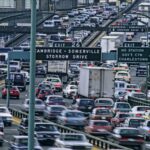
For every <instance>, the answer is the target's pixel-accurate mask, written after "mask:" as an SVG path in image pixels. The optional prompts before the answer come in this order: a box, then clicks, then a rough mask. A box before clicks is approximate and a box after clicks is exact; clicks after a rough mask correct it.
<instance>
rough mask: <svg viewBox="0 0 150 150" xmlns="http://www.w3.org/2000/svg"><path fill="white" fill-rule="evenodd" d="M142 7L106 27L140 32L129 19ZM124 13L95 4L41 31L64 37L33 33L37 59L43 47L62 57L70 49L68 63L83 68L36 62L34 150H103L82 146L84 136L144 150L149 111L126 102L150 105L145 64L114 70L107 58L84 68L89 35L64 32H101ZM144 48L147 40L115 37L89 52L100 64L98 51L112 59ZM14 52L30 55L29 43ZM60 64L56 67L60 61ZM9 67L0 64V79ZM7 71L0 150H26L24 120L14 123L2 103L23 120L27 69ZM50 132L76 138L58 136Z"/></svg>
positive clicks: (118, 65)
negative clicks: (61, 29) (65, 130)
mask: <svg viewBox="0 0 150 150" xmlns="http://www.w3.org/2000/svg"><path fill="white" fill-rule="evenodd" d="M141 4H142V2H141V3H140V4H139V5H137V6H136V7H135V8H134V9H133V10H130V13H131V14H123V15H122V18H120V19H116V21H114V22H113V23H112V26H119V25H123V24H128V23H130V22H134V25H137V26H139V22H138V21H139V18H138V15H136V14H133V13H134V12H135V11H138V10H139V9H140V8H141ZM130 5H131V4H130V3H126V2H122V3H121V4H120V7H119V8H117V6H112V5H110V4H109V3H101V4H99V5H95V6H94V5H93V6H90V7H84V8H78V9H73V10H71V11H69V12H67V14H65V15H61V17H60V16H59V15H58V14H57V15H54V16H53V17H52V18H51V20H46V21H45V22H44V23H43V27H45V28H49V27H56V26H57V27H58V28H59V27H66V28H67V33H65V34H62V33H58V34H51V35H45V34H40V33H38V34H37V35H36V36H37V38H36V46H37V47H40V48H41V49H40V50H39V52H40V53H42V52H43V50H42V47H44V46H47V47H51V48H53V46H54V45H55V46H54V47H55V48H56V47H59V49H60V47H62V49H63V48H65V47H67V48H68V46H66V45H67V44H70V43H71V47H73V48H74V50H72V51H71V50H70V53H73V54H74V55H73V56H74V57H73V58H75V59H77V56H76V54H75V52H77V53H78V52H80V53H79V54H78V59H81V58H82V59H83V61H72V60H69V61H66V58H68V56H67V55H65V57H66V58H65V59H64V60H63V58H62V57H63V55H61V56H60V55H56V54H53V55H48V56H47V59H46V60H42V61H36V69H35V70H36V71H35V74H36V85H35V96H36V99H35V116H36V117H35V123H34V137H35V138H34V149H35V150H101V149H102V148H101V147H95V146H94V145H93V143H91V142H90V141H89V140H88V138H87V135H91V136H93V137H96V138H99V139H102V140H105V141H109V142H110V143H114V144H116V145H121V146H124V147H125V148H131V149H133V150H150V142H149V141H150V106H149V105H133V104H131V103H130V101H129V99H131V98H135V99H138V100H139V101H142V100H147V101H148V100H149V99H150V90H149V88H148V82H149V81H148V76H147V75H148V73H147V72H148V67H147V66H146V65H145V63H143V62H142V64H139V63H133V62H132V63H128V62H117V60H116V59H113V60H112V59H109V58H107V59H105V60H104V61H103V60H100V61H91V59H90V60H89V61H87V60H86V59H87V58H90V56H89V55H88V50H86V47H84V45H86V44H85V41H86V39H88V38H90V36H92V31H87V30H81V31H74V33H73V35H72V33H71V32H70V31H71V28H73V27H82V29H83V27H92V28H93V27H95V28H96V27H105V26H106V25H107V23H108V22H109V20H112V19H114V18H116V17H117V16H118V14H119V13H120V12H121V11H123V10H125V9H126V8H128V7H130ZM141 20H142V19H141ZM141 22H143V21H141ZM141 22H140V23H141ZM146 34H147V35H146ZM145 35H146V36H145ZM146 38H147V39H146ZM148 40H149V32H148V33H136V32H115V31H113V32H108V33H107V35H104V36H102V37H101V38H100V39H98V41H97V42H95V43H96V44H95V46H94V48H97V49H96V50H94V48H93V49H92V48H91V47H90V48H91V52H92V53H94V52H95V53H96V54H97V58H98V54H99V52H98V48H101V52H102V53H111V52H114V51H117V50H118V47H123V46H124V47H125V45H129V47H134V46H135V45H136V44H139V43H140V45H141V47H143V46H145V45H146V44H148V43H146V42H147V41H148ZM123 41H124V43H123ZM125 42H126V43H125ZM127 42H128V43H127ZM132 42H134V44H133V43H132ZM66 43H67V44H66ZM57 44H58V45H57ZM132 44H133V45H132ZM116 45H117V46H116ZM18 46H19V48H21V50H23V49H26V48H29V47H30V39H29V38H28V39H26V40H24V41H23V42H22V43H21V44H20V45H18ZM81 46H83V49H84V48H85V53H86V52H87V55H88V57H86V56H85V57H83V56H82V55H80V54H81V53H82V50H79V49H77V50H76V47H78V48H79V47H81ZM69 47H70V45H69ZM127 47H128V46H127ZM52 50H53V51H57V50H56V49H52ZM14 51H15V50H14ZM17 51H19V50H17ZM48 51H49V52H50V50H47V53H48ZM50 53H51V52H50ZM131 56H132V55H131ZM91 57H92V55H91ZM101 57H103V55H102V56H101ZM126 57H127V56H126ZM139 57H140V55H139ZM58 58H59V59H62V60H59V61H58V60H57V59H58ZM48 59H53V61H48ZM55 59H56V61H55ZM84 59H85V61H84ZM99 59H100V58H99ZM131 59H132V58H131ZM120 60H121V59H120ZM122 60H123V59H122ZM124 60H125V59H124ZM126 60H129V59H126ZM140 60H144V61H145V60H146V59H145V58H143V59H140ZM7 67H8V64H7V63H5V62H2V63H1V64H0V75H6V74H7V71H8V70H7ZM9 70H10V72H9V78H8V76H7V77H6V78H5V79H4V80H5V83H2V85H1V86H0V89H1V95H0V96H1V99H0V101H1V102H0V104H1V106H0V146H1V147H0V149H2V150H6V149H8V150H27V149H28V129H29V119H28V118H24V117H22V118H21V119H19V118H17V117H16V116H15V117H14V116H13V115H12V114H11V111H10V110H9V108H7V107H6V103H7V104H9V107H10V108H11V109H13V108H14V109H16V110H18V112H23V113H25V114H29V105H30V104H29V103H30V99H29V85H30V73H29V70H30V64H29V62H28V61H24V60H11V61H9ZM8 88H9V91H8ZM8 93H9V96H8ZM16 120H17V122H16ZM18 120H19V121H18ZM56 124H58V125H60V126H62V127H67V128H68V129H74V130H76V131H77V132H76V133H71V132H69V133H63V132H60V130H59V129H58V128H57V126H56ZM125 148H124V149H125ZM110 150H111V149H110ZM112 150H113V149H112ZM116 150H117V149H116Z"/></svg>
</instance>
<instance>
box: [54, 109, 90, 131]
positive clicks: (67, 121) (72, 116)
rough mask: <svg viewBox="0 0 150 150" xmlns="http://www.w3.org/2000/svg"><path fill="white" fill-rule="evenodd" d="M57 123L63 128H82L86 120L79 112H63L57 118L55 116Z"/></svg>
mask: <svg viewBox="0 0 150 150" xmlns="http://www.w3.org/2000/svg"><path fill="white" fill-rule="evenodd" d="M57 122H58V123H59V124H62V125H65V126H71V127H75V128H84V126H85V125H86V124H87V118H86V117H85V116H84V113H83V112H81V111H78V110H64V111H62V113H61V114H60V115H59V116H57Z"/></svg>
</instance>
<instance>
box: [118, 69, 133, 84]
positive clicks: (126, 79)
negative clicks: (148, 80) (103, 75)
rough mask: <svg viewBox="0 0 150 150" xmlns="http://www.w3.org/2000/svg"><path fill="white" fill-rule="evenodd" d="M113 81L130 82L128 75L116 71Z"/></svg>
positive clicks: (125, 72)
mask: <svg viewBox="0 0 150 150" xmlns="http://www.w3.org/2000/svg"><path fill="white" fill-rule="evenodd" d="M115 80H123V81H126V82H130V81H131V76H130V73H129V72H127V71H118V72H117V73H116V75H115Z"/></svg>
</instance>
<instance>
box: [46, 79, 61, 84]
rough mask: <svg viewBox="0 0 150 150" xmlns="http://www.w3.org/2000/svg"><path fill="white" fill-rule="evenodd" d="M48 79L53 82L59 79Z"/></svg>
mask: <svg viewBox="0 0 150 150" xmlns="http://www.w3.org/2000/svg"><path fill="white" fill-rule="evenodd" d="M48 81H51V82H55V83H57V82H60V81H59V79H50V80H48Z"/></svg>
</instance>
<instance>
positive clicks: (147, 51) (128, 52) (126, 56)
mask: <svg viewBox="0 0 150 150" xmlns="http://www.w3.org/2000/svg"><path fill="white" fill-rule="evenodd" d="M118 62H126V63H149V62H150V47H119V48H118Z"/></svg>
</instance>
